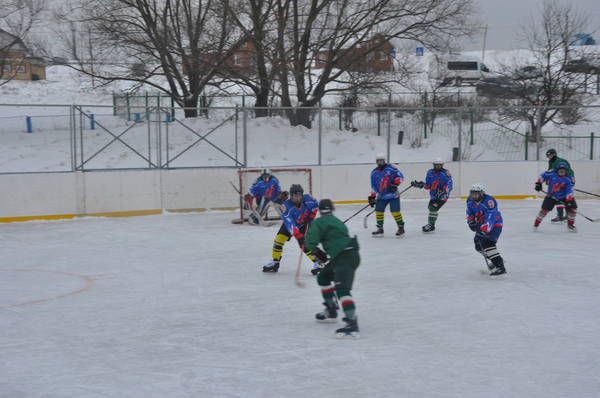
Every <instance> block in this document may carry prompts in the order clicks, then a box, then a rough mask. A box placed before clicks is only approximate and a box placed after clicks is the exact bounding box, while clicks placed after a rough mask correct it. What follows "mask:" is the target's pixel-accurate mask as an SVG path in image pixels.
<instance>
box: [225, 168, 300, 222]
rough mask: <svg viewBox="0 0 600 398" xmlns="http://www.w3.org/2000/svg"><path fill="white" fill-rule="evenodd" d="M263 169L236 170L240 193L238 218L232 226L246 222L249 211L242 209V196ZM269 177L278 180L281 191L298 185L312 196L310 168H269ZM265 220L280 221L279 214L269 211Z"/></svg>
mask: <svg viewBox="0 0 600 398" xmlns="http://www.w3.org/2000/svg"><path fill="white" fill-rule="evenodd" d="M263 169H264V167H263V168H241V169H238V172H237V173H238V184H237V187H238V189H239V192H240V198H239V206H240V209H239V218H237V219H235V220H233V221H232V222H233V223H234V224H243V223H244V221H246V220H248V214H249V211H248V210H247V209H245V208H244V195H245V194H247V193H248V190H249V189H250V187H251V186H252V184H254V182H255V181H256V180H257V179H258V177H260V175H261V173H262V170H263ZM269 170H271V175H272V176H274V177H276V178H277V179H278V180H279V184H280V186H281V190H282V191H289V189H290V186H291V185H292V184H300V185H302V188H304V192H305V193H309V194H312V170H311V169H310V168H269ZM265 219H270V220H275V219H277V220H278V219H280V217H279V214H277V213H276V212H275V211H274V210H271V211H270V212H268V213H267V214H265Z"/></svg>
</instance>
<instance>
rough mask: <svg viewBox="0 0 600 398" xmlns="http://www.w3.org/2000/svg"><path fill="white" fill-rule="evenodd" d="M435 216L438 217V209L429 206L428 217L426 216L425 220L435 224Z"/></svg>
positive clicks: (432, 224)
mask: <svg viewBox="0 0 600 398" xmlns="http://www.w3.org/2000/svg"><path fill="white" fill-rule="evenodd" d="M437 218H438V209H437V208H435V207H433V206H429V217H428V218H427V222H428V223H429V225H431V226H435V222H436V221H437Z"/></svg>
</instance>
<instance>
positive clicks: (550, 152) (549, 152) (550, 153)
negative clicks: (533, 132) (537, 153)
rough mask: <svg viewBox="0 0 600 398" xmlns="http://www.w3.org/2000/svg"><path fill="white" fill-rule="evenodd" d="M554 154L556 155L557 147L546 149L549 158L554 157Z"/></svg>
mask: <svg viewBox="0 0 600 398" xmlns="http://www.w3.org/2000/svg"><path fill="white" fill-rule="evenodd" d="M554 156H556V149H554V148H550V149H548V150H547V151H546V157H547V158H553V157H554Z"/></svg>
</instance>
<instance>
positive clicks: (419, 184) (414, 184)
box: [410, 180, 425, 189]
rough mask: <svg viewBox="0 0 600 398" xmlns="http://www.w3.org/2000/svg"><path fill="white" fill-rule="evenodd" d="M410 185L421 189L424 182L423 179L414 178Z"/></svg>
mask: <svg viewBox="0 0 600 398" xmlns="http://www.w3.org/2000/svg"><path fill="white" fill-rule="evenodd" d="M410 186H411V187H415V188H421V189H423V188H424V187H425V183H424V182H423V181H417V180H414V181H412V182H411V183H410Z"/></svg>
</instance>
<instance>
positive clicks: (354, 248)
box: [305, 199, 360, 338]
mask: <svg viewBox="0 0 600 398" xmlns="http://www.w3.org/2000/svg"><path fill="white" fill-rule="evenodd" d="M333 210H334V206H333V202H332V201H331V200H330V199H323V200H321V201H320V202H319V212H320V213H321V217H319V218H317V219H316V220H314V221H313V222H312V224H311V226H310V228H309V230H308V234H307V235H306V241H305V246H306V247H305V248H306V250H310V251H311V252H312V253H314V255H315V256H316V257H317V259H318V260H319V261H320V262H322V263H325V267H324V268H323V269H322V270H321V272H319V274H318V275H317V283H318V284H319V286H320V287H321V294H322V295H323V299H324V301H325V302H324V303H323V304H324V305H325V310H324V311H323V312H319V313H318V314H316V315H315V317H316V319H317V321H318V322H336V321H337V308H338V306H337V302H336V298H335V297H336V296H337V298H338V300H339V301H340V302H341V304H342V309H343V310H344V314H345V317H344V318H343V320H344V322H346V326H344V327H343V328H340V329H337V330H336V337H337V338H358V337H359V334H358V332H359V330H358V322H357V318H356V307H355V305H354V300H353V299H352V294H351V290H352V283H353V282H354V273H355V272H356V269H357V268H358V266H359V264H360V256H359V254H358V241H357V240H356V237H354V238H351V237H350V235H349V234H348V228H347V227H346V225H345V224H344V223H343V222H342V221H341V220H340V219H339V218H337V217H336V216H334V215H333ZM319 244H321V246H322V248H323V249H322V250H321V249H320V248H318V247H317V245H319ZM328 260H329V261H328ZM327 261H328V262H327ZM332 282H334V283H335V284H334V285H332Z"/></svg>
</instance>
